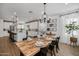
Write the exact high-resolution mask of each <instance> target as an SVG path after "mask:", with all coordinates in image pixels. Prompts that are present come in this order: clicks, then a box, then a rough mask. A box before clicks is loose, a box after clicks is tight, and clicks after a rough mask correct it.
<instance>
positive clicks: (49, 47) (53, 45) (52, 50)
mask: <svg viewBox="0 0 79 59" xmlns="http://www.w3.org/2000/svg"><path fill="white" fill-rule="evenodd" d="M54 49H55V43H54V41H52V42H51V43H50V44H49V46H48V50H50V54H51V56H52V55H54V56H55V55H56V54H55V50H54ZM52 52H53V53H52Z"/></svg>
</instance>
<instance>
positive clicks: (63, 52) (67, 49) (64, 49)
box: [48, 43, 79, 56]
mask: <svg viewBox="0 0 79 59" xmlns="http://www.w3.org/2000/svg"><path fill="white" fill-rule="evenodd" d="M59 47H60V50H59V51H58V53H56V51H55V53H56V56H79V46H76V47H73V46H70V45H67V44H64V43H60V44H59ZM48 56H50V54H49V53H48Z"/></svg>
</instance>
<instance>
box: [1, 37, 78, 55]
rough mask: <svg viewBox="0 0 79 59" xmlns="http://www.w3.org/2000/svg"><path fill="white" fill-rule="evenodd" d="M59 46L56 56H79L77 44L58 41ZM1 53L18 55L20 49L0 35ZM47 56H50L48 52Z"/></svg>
mask: <svg viewBox="0 0 79 59" xmlns="http://www.w3.org/2000/svg"><path fill="white" fill-rule="evenodd" d="M59 46H60V51H59V52H58V53H56V56H79V46H77V47H73V46H69V45H66V44H63V43H60V44H59ZM1 55H3V56H4V55H8V56H19V55H20V51H19V49H18V48H17V46H16V45H15V44H14V43H13V42H10V40H9V38H8V37H1V38H0V56H1ZM48 56H50V54H49V53H48Z"/></svg>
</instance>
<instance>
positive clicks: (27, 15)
mask: <svg viewBox="0 0 79 59" xmlns="http://www.w3.org/2000/svg"><path fill="white" fill-rule="evenodd" d="M43 9H44V6H43V4H42V3H0V18H2V19H5V18H6V17H8V18H11V17H12V16H13V14H14V12H16V14H17V16H18V18H19V19H20V20H25V21H29V20H32V19H36V18H40V17H41V15H42V13H43ZM74 9H79V3H69V4H67V5H66V4H64V3H47V5H46V12H47V14H48V16H53V15H54V14H59V13H63V12H68V11H72V10H74Z"/></svg>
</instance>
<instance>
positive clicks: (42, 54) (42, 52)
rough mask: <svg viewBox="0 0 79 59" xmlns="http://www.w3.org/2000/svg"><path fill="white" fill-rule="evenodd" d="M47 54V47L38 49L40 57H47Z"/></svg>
mask: <svg viewBox="0 0 79 59" xmlns="http://www.w3.org/2000/svg"><path fill="white" fill-rule="evenodd" d="M47 52H48V49H47V47H43V48H41V49H40V55H41V56H47Z"/></svg>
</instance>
